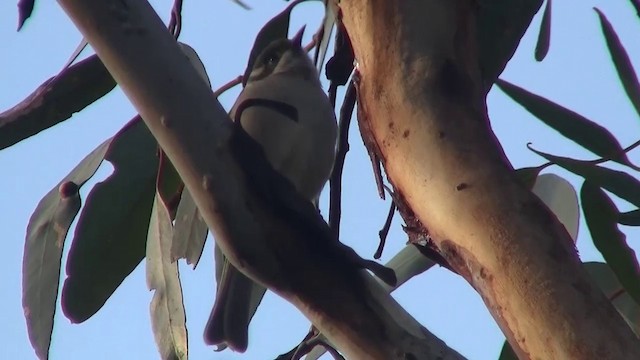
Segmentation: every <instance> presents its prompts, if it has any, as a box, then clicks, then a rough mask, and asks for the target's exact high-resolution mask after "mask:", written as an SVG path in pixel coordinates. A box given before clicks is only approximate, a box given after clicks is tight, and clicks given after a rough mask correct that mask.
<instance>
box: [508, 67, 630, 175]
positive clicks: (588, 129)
mask: <svg viewBox="0 0 640 360" xmlns="http://www.w3.org/2000/svg"><path fill="white" fill-rule="evenodd" d="M496 84H497V85H498V87H500V89H501V90H502V91H504V93H505V94H507V95H508V96H509V97H511V98H512V99H513V100H515V101H516V102H517V103H519V104H520V105H522V106H523V107H524V108H525V109H527V111H529V112H530V113H531V114H532V115H534V116H536V117H537V118H538V119H540V120H541V121H542V122H544V123H545V124H547V125H548V126H550V127H551V128H553V129H554V130H556V131H557V132H559V133H560V134H562V135H563V136H564V137H566V138H568V139H570V140H572V141H574V142H575V143H577V144H578V145H580V146H582V147H584V148H585V149H587V150H589V151H591V152H593V153H594V154H596V155H598V156H600V157H602V158H605V159H610V160H613V161H615V162H618V163H620V164H623V165H627V166H629V167H631V168H633V169H636V170H638V167H636V166H635V165H633V164H632V163H631V162H630V161H629V159H628V158H627V155H626V154H625V152H624V149H623V148H622V147H621V146H620V143H618V141H617V140H616V138H615V137H614V136H613V135H612V134H611V133H610V132H609V131H608V130H607V129H605V128H604V127H602V126H600V125H598V124H596V123H595V122H593V121H591V120H589V119H587V118H585V117H584V116H582V115H579V114H577V113H575V112H573V111H571V110H569V109H567V108H564V107H562V106H560V105H558V104H556V103H554V102H552V101H549V100H548V99H545V98H543V97H541V96H538V95H536V94H533V93H530V92H528V91H527V90H525V89H523V88H521V87H518V86H516V85H513V84H511V83H508V82H506V81H504V80H500V79H498V81H497V82H496Z"/></svg>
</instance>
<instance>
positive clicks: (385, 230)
mask: <svg viewBox="0 0 640 360" xmlns="http://www.w3.org/2000/svg"><path fill="white" fill-rule="evenodd" d="M395 213H396V202H395V200H393V196H392V199H391V206H389V213H388V214H387V220H386V221H385V222H384V226H383V227H382V229H381V230H380V231H378V235H379V236H380V244H378V249H377V250H376V253H375V254H373V258H374V259H376V260H378V259H380V257H381V256H382V250H383V249H384V245H385V244H386V242H387V235H389V229H390V228H391V221H392V220H393V215H394V214H395Z"/></svg>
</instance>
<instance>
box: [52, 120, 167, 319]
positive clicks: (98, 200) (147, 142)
mask: <svg viewBox="0 0 640 360" xmlns="http://www.w3.org/2000/svg"><path fill="white" fill-rule="evenodd" d="M156 151H157V145H156V141H155V139H154V138H153V136H152V135H151V133H150V132H149V130H148V129H147V127H146V125H145V124H144V122H142V121H141V119H140V117H136V118H135V119H134V120H132V121H131V122H130V123H129V124H128V125H126V126H125V127H124V128H123V129H122V130H121V131H120V132H119V133H118V134H116V135H115V136H114V140H113V142H112V143H111V145H110V146H109V150H108V151H107V154H106V156H105V158H106V159H107V160H109V161H110V162H111V163H112V164H113V167H114V172H113V174H111V176H109V178H107V179H106V180H105V181H103V182H100V183H98V184H97V185H96V186H95V187H94V188H93V189H92V190H91V192H90V193H89V196H88V197H87V200H86V204H85V206H84V208H83V209H82V213H81V214H80V219H79V221H78V225H77V227H76V231H75V236H74V239H73V243H72V245H71V249H70V250H69V256H68V259H67V265H66V270H67V275H68V276H67V279H66V280H65V282H64V286H63V288H62V310H63V312H64V314H65V315H66V316H67V317H68V318H69V319H70V320H71V321H72V322H74V323H78V322H83V321H85V320H87V319H88V318H89V317H91V316H92V315H93V314H95V313H96V312H97V311H98V310H99V309H100V308H101V307H102V306H103V305H104V303H105V302H106V301H107V299H108V298H109V296H111V294H112V293H113V292H114V291H115V289H116V288H117V287H118V286H119V285H120V283H122V281H123V280H124V279H125V278H126V277H127V276H128V275H129V274H130V273H131V272H132V271H133V269H135V267H136V266H137V265H138V264H139V263H140V261H141V260H142V259H143V258H144V255H145V247H146V237H147V230H148V228H149V217H150V214H151V207H152V205H153V197H154V194H155V182H156V174H157V169H158V158H157V156H156Z"/></svg>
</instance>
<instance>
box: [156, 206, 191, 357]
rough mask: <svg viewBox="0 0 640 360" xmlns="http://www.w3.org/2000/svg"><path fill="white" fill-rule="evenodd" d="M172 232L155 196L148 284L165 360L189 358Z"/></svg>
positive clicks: (164, 211) (158, 341)
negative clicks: (173, 256) (172, 253)
mask: <svg viewBox="0 0 640 360" xmlns="http://www.w3.org/2000/svg"><path fill="white" fill-rule="evenodd" d="M172 238H173V229H172V225H171V218H170V217H169V212H168V211H167V208H166V207H165V206H164V205H163V204H162V200H161V198H160V195H159V194H156V197H155V201H154V203H153V210H152V211H151V221H150V223H149V234H148V238H147V252H146V255H147V285H148V287H149V290H155V292H154V293H153V299H151V305H150V311H151V324H152V328H153V334H154V337H155V340H156V344H157V345H158V350H159V351H160V357H161V359H164V360H173V359H187V357H188V356H187V354H188V343H187V325H186V314H185V310H184V303H183V300H182V286H181V285H180V275H179V273H178V264H177V263H176V262H172V260H171V239H172Z"/></svg>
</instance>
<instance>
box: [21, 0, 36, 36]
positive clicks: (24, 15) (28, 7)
mask: <svg viewBox="0 0 640 360" xmlns="http://www.w3.org/2000/svg"><path fill="white" fill-rule="evenodd" d="M35 3H36V0H18V31H20V29H22V26H24V22H25V21H27V19H28V18H29V17H31V13H32V12H33V7H34V5H35Z"/></svg>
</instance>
